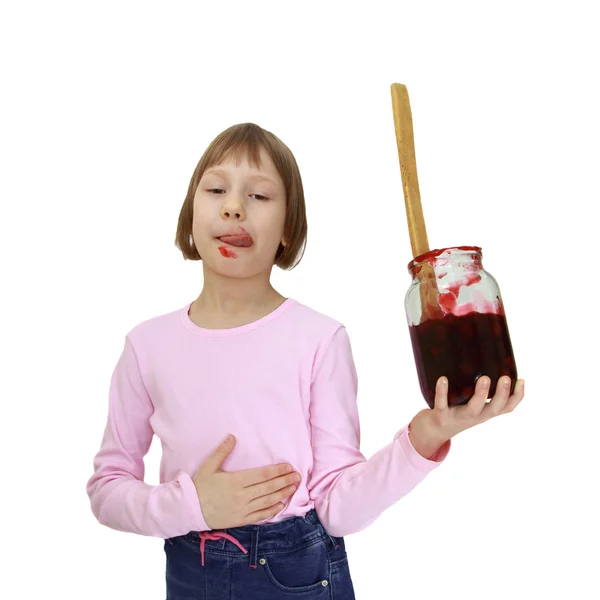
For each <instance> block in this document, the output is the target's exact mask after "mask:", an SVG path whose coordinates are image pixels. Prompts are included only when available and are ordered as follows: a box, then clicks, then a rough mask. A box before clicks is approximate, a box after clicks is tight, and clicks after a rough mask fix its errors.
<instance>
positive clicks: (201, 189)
mask: <svg viewBox="0 0 600 600" xmlns="http://www.w3.org/2000/svg"><path fill="white" fill-rule="evenodd" d="M260 157H261V163H262V169H260V170H259V169H256V168H254V167H251V166H250V165H249V164H248V159H247V157H244V159H243V160H241V162H240V164H239V165H236V163H235V161H234V160H233V159H231V158H227V159H225V160H224V161H223V162H222V163H221V164H219V165H213V166H212V167H210V168H209V169H207V170H206V171H205V172H204V174H203V176H202V179H201V180H200V183H199V184H198V189H197V190H196V194H195V196H194V218H193V223H192V235H193V238H194V243H195V245H196V248H197V249H198V252H199V253H200V256H201V257H202V261H203V262H204V265H205V268H206V267H208V268H210V269H212V270H214V271H217V272H218V273H221V274H223V275H227V276H230V277H251V276H253V275H257V274H259V273H262V272H266V271H268V272H270V271H271V269H272V268H273V263H274V260H275V254H276V252H277V249H278V248H279V244H280V243H282V244H283V245H284V246H285V245H287V241H286V240H285V239H284V238H283V226H284V223H285V206H286V198H285V187H284V184H283V181H282V180H281V177H280V176H279V173H278V171H277V168H276V167H275V165H274V164H273V161H272V160H271V157H270V156H269V154H268V153H267V152H266V151H265V150H264V149H263V148H261V149H260ZM227 236H229V237H227ZM234 236H237V237H234ZM219 238H222V239H219Z"/></svg>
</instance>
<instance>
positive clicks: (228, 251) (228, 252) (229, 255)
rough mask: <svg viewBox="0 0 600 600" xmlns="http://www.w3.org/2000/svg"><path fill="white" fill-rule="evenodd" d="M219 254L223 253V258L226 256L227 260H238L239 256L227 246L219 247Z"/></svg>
mask: <svg viewBox="0 0 600 600" xmlns="http://www.w3.org/2000/svg"><path fill="white" fill-rule="evenodd" d="M219 252H220V253H221V256H224V257H225V258H237V254H236V253H235V252H234V251H233V250H231V249H229V248H227V247H226V246H219Z"/></svg>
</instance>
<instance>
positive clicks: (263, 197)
mask: <svg viewBox="0 0 600 600" xmlns="http://www.w3.org/2000/svg"><path fill="white" fill-rule="evenodd" d="M208 191H209V192H223V191H225V190H222V189H219V188H213V189H211V190H208ZM218 195H220V194H218ZM250 195H251V196H256V197H257V199H258V200H260V201H261V202H262V201H264V200H268V198H267V197H266V196H262V195H261V194H250Z"/></svg>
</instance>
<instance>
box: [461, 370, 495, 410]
mask: <svg viewBox="0 0 600 600" xmlns="http://www.w3.org/2000/svg"><path fill="white" fill-rule="evenodd" d="M490 384H491V380H490V378H489V377H488V376H487V375H482V376H481V377H480V378H479V379H478V380H477V383H476V385H475V393H474V394H473V396H472V397H471V399H470V400H469V402H467V410H468V412H469V414H470V415H471V416H472V417H479V416H480V415H481V411H482V410H483V408H484V407H485V403H486V401H487V399H488V396H489V393H490Z"/></svg>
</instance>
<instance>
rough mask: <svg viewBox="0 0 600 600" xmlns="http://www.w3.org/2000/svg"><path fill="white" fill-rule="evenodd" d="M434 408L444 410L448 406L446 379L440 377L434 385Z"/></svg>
mask: <svg viewBox="0 0 600 600" xmlns="http://www.w3.org/2000/svg"><path fill="white" fill-rule="evenodd" d="M433 408H434V410H445V409H447V408H448V380H447V379H446V378H445V377H440V378H439V379H438V380H437V384H436V386H435V399H434V401H433Z"/></svg>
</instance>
